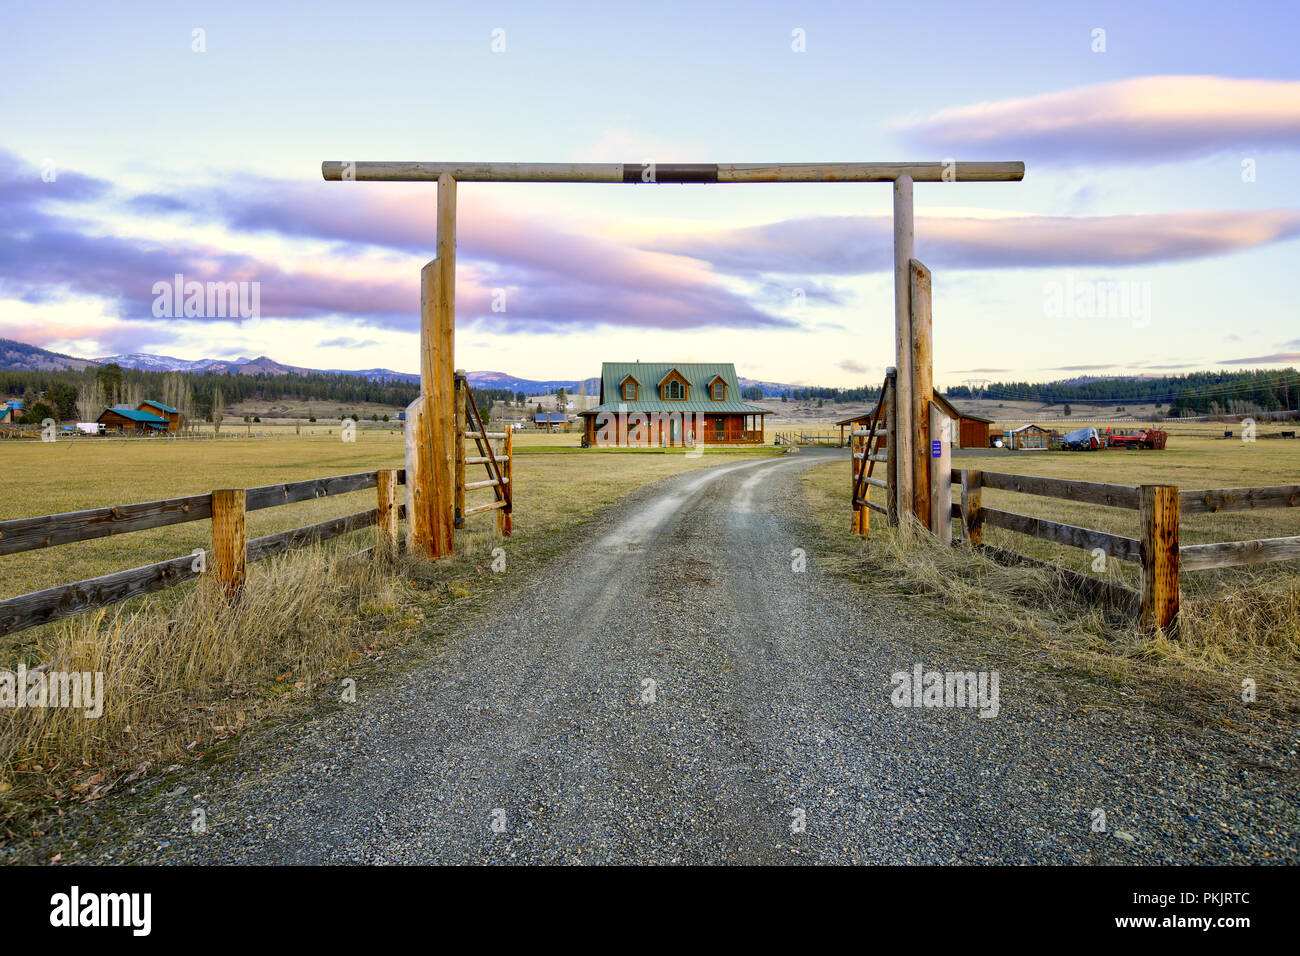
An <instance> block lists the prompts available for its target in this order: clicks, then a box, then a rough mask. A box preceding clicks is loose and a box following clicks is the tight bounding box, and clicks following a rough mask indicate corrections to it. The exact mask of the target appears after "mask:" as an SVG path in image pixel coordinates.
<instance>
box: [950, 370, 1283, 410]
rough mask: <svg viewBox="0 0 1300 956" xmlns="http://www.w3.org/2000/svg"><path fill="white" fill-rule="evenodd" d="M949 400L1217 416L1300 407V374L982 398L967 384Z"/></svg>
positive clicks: (1103, 382) (1190, 378) (1109, 381)
mask: <svg viewBox="0 0 1300 956" xmlns="http://www.w3.org/2000/svg"><path fill="white" fill-rule="evenodd" d="M946 394H947V395H948V397H949V398H977V397H978V398H982V399H984V400H986V401H987V400H990V399H992V400H998V399H1003V400H1006V401H1031V402H1043V403H1045V404H1052V405H1056V404H1063V403H1066V402H1079V403H1081V404H1090V405H1123V404H1125V403H1133V404H1145V403H1147V402H1153V403H1155V404H1156V405H1158V406H1168V410H1167V411H1166V412H1165V414H1167V415H1168V416H1170V417H1178V416H1180V415H1185V414H1194V415H1214V414H1219V413H1228V412H1245V411H1252V410H1254V409H1263V410H1264V411H1270V412H1272V411H1281V410H1286V409H1296V408H1300V372H1297V371H1296V370H1295V369H1293V368H1289V369H1286V370H1284V371H1280V372H1279V371H1265V370H1263V369H1255V370H1254V371H1250V372H1192V373H1191V374H1188V375H1169V376H1162V377H1160V378H1100V379H1092V380H1089V381H1085V382H1073V383H1067V382H1046V383H1038V384H1035V383H1031V382H994V383H992V384H990V385H988V386H986V387H985V388H984V389H983V390H982V391H980V392H979V393H978V394H977V393H976V392H974V391H972V390H971V389H970V388H968V387H967V386H965V385H959V386H957V387H955V388H950V389H948V390H947V392H946Z"/></svg>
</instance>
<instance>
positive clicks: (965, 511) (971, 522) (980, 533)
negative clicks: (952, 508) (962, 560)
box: [961, 468, 984, 548]
mask: <svg viewBox="0 0 1300 956" xmlns="http://www.w3.org/2000/svg"><path fill="white" fill-rule="evenodd" d="M983 507H984V476H983V474H982V473H981V472H979V471H978V470H976V469H974V468H967V469H966V470H965V471H963V472H962V473H961V521H962V525H963V527H964V529H965V534H966V545H967V547H971V548H978V547H980V546H981V545H982V544H984V511H983Z"/></svg>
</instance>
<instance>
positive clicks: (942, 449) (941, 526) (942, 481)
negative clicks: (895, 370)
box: [926, 402, 952, 544]
mask: <svg viewBox="0 0 1300 956" xmlns="http://www.w3.org/2000/svg"><path fill="white" fill-rule="evenodd" d="M927 418H928V419H929V426H930V427H929V429H928V431H929V435H930V439H931V442H932V443H933V442H938V443H939V456H938V457H937V458H936V457H935V456H934V454H933V452H931V454H930V488H929V498H930V502H929V504H930V512H929V514H927V515H926V518H927V519H928V521H929V524H930V532H931V533H932V534H934V535H935V536H937V537H938V539H939V540H940V541H942V542H943V543H944V544H952V457H951V456H952V419H951V418H949V417H948V416H947V415H945V414H944V413H943V412H942V411H940V410H939V406H938V405H936V404H935V403H934V402H931V403H930V409H929V415H928V416H927Z"/></svg>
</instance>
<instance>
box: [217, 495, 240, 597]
mask: <svg viewBox="0 0 1300 956" xmlns="http://www.w3.org/2000/svg"><path fill="white" fill-rule="evenodd" d="M245 503H246V499H245V493H244V489H243V488H228V489H223V490H221V491H214V492H212V558H213V561H212V564H213V569H214V570H215V571H216V573H217V581H218V583H219V584H220V586H221V590H222V593H223V594H225V596H226V597H227V598H228V599H230V600H234V599H235V598H237V597H239V593H240V592H241V591H242V590H243V589H244V580H245V578H246V576H247V573H248V572H247V568H248V537H247V532H246V530H245V527H244V515H245Z"/></svg>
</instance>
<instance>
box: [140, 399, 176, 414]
mask: <svg viewBox="0 0 1300 956" xmlns="http://www.w3.org/2000/svg"><path fill="white" fill-rule="evenodd" d="M140 404H141V405H152V406H154V408H161V409H162V410H163V411H164V412H176V413H178V414H179V413H180V409H179V408H172V407H171V406H170V405H164V404H163V403H162V402H155V401H154V400H153V399H152V398H146V399H145V400H144V401H143V402H141V403H140Z"/></svg>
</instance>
